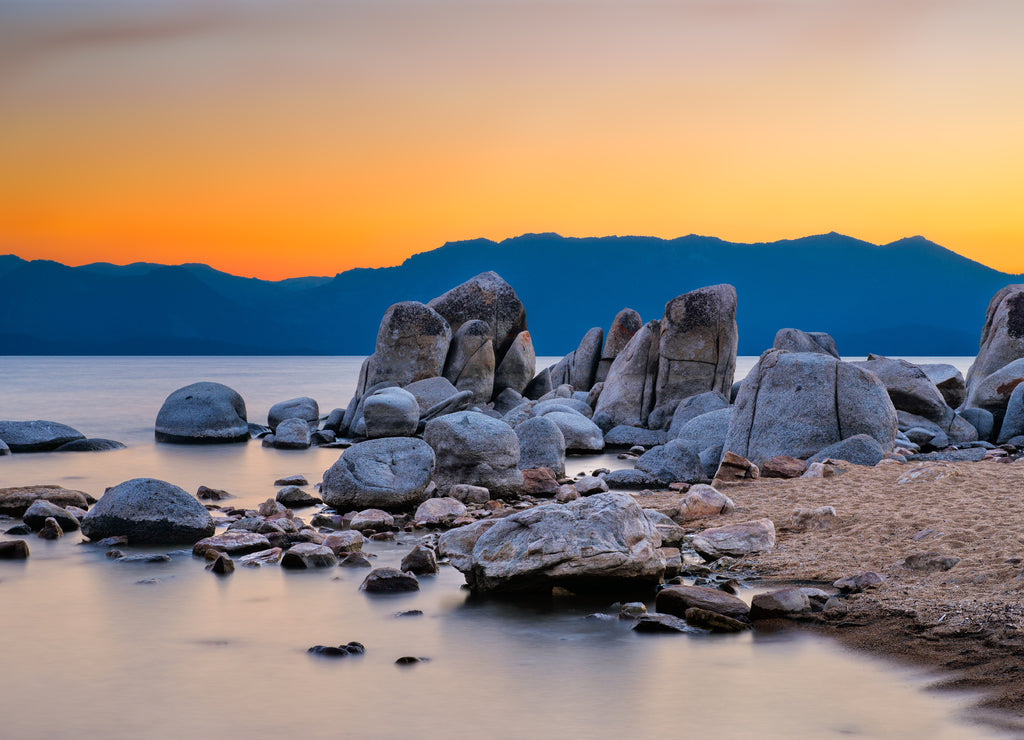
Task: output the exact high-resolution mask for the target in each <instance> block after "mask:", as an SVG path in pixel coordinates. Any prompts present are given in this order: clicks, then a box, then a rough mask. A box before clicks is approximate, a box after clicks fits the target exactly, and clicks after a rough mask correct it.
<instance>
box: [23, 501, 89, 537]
mask: <svg viewBox="0 0 1024 740" xmlns="http://www.w3.org/2000/svg"><path fill="white" fill-rule="evenodd" d="M51 518H52V519H54V520H55V521H56V522H57V524H59V525H60V528H61V529H62V530H63V531H64V532H74V531H76V530H77V529H78V526H79V525H78V519H76V518H75V517H74V516H72V515H71V514H70V513H68V511H67V510H66V509H62V508H61V507H59V506H57V505H56V504H53V503H51V502H49V501H46V500H43V499H40V500H36V501H33V502H32V505H31V506H30V507H28V510H27V511H26V512H25V515H24V516H23V517H22V519H24V521H25V524H27V525H28V526H30V527H32V529H34V530H35V529H42V528H43V527H44V526H45V525H46V520H47V519H51Z"/></svg>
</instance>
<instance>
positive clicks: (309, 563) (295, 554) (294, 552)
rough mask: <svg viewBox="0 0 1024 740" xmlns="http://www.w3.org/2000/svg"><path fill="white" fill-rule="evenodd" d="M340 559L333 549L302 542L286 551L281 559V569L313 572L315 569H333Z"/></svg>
mask: <svg viewBox="0 0 1024 740" xmlns="http://www.w3.org/2000/svg"><path fill="white" fill-rule="evenodd" d="M337 564H338V558H337V557H336V556H335V554H334V553H333V552H331V548H329V547H325V546H324V545H318V544H316V543H315V542H300V543H298V544H297V545H292V546H291V547H290V548H288V549H287V550H285V553H284V555H283V556H282V557H281V567H282V568H289V569H292V570H307V569H309V570H312V569H313V568H333V567H334V566H336V565H337Z"/></svg>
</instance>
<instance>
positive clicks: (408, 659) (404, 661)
mask: <svg viewBox="0 0 1024 740" xmlns="http://www.w3.org/2000/svg"><path fill="white" fill-rule="evenodd" d="M426 660H428V659H427V658H416V657H414V656H412V655H403V656H402V657H401V658H399V659H398V660H396V661H395V665H405V666H408V665H416V664H417V663H422V662H424V661H426Z"/></svg>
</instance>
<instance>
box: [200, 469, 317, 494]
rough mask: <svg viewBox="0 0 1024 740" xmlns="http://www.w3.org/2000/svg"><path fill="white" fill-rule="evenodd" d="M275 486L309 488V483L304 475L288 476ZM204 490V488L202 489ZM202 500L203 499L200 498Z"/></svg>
mask: <svg viewBox="0 0 1024 740" xmlns="http://www.w3.org/2000/svg"><path fill="white" fill-rule="evenodd" d="M274 485H275V486H308V485H309V481H308V480H306V476H304V475H288V476H285V477H284V478H278V479H277V480H276V481H274ZM200 488H202V487H200ZM200 498H201V497H200Z"/></svg>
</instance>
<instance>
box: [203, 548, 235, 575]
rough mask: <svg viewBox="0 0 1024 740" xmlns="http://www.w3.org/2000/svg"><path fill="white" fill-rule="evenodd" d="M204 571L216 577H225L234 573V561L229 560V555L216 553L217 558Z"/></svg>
mask: <svg viewBox="0 0 1024 740" xmlns="http://www.w3.org/2000/svg"><path fill="white" fill-rule="evenodd" d="M206 569H207V570H208V571H210V572H211V573H215V574H217V575H218V576H226V575H229V574H231V573H234V572H235V561H234V560H232V559H231V556H230V555H226V554H225V553H222V552H220V553H217V556H216V557H215V558H214V559H213V561H212V562H211V563H210V564H209V565H207V566H206Z"/></svg>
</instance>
